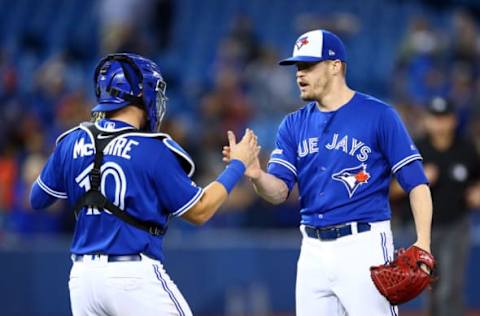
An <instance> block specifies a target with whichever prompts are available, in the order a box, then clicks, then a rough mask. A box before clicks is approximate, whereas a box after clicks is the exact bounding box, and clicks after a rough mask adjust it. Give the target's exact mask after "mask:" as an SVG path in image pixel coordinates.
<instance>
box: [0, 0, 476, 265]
mask: <svg viewBox="0 0 480 316" xmlns="http://www.w3.org/2000/svg"><path fill="white" fill-rule="evenodd" d="M0 4H1V8H2V9H1V10H0V30H1V32H0V122H1V124H0V243H1V240H2V236H7V235H11V234H14V235H16V236H32V235H35V234H65V233H70V232H71V231H72V230H73V227H74V216H73V214H72V213H71V211H70V210H69V209H67V208H66V206H65V205H63V204H61V203H58V204H56V205H55V206H54V207H52V208H50V209H48V210H43V211H35V212H34V211H32V210H31V209H30V207H29V203H28V197H29V190H30V185H31V183H32V182H33V181H34V180H35V179H36V177H37V175H38V173H39V171H40V168H41V167H42V165H43V163H44V162H45V159H46V158H47V157H48V155H49V154H50V152H51V151H52V149H53V147H54V143H55V139H56V137H57V136H59V135H60V134H61V133H62V132H63V131H65V130H67V129H70V128H71V127H73V126H75V125H76V124H78V123H79V122H81V121H85V120H89V118H90V109H91V107H92V106H93V105H94V104H95V99H94V89H93V70H94V67H95V65H96V62H97V61H98V60H99V58H100V57H102V56H103V55H105V54H107V53H110V52H135V53H139V54H142V55H145V56H147V57H149V58H151V59H153V60H155V61H157V62H158V64H159V65H160V68H161V69H162V71H163V75H164V77H165V79H166V81H167V96H168V97H169V101H168V104H167V115H166V119H165V120H164V123H163V125H162V126H163V127H162V130H163V132H166V133H169V134H171V135H172V137H173V138H174V139H175V140H177V142H178V143H180V144H181V145H182V146H183V147H184V148H185V149H186V150H187V151H188V152H189V153H190V154H191V155H192V157H193V159H194V161H195V162H196V163H197V172H196V175H195V176H194V180H195V181H196V182H197V184H199V185H205V184H207V183H208V181H210V180H211V179H213V178H214V177H215V176H216V175H217V174H218V173H219V172H220V170H222V169H223V168H224V165H223V163H222V161H221V148H222V146H223V145H225V144H226V131H227V130H228V129H231V130H233V131H235V132H236V134H237V135H241V134H243V131H244V129H245V128H246V127H250V128H252V129H253V130H254V131H255V132H256V133H257V135H258V136H259V141H260V143H261V145H262V160H263V163H264V164H265V162H266V161H267V159H268V156H269V154H270V151H271V150H272V149H273V145H274V139H275V134H276V129H277V127H278V124H279V122H280V121H281V119H282V118H283V116H284V115H285V114H287V113H288V112H292V111H294V110H296V109H297V108H299V107H300V106H301V105H302V101H301V100H300V99H299V98H298V91H297V88H296V86H295V79H294V76H295V75H294V74H295V72H294V70H293V69H284V68H281V67H278V66H277V61H278V60H279V59H280V58H283V57H286V56H288V55H289V54H290V53H291V50H292V47H293V43H294V41H295V39H296V37H297V36H298V35H299V34H301V33H303V32H305V31H307V30H311V29H315V28H325V29H329V30H331V31H333V32H335V33H337V34H338V35H339V36H340V37H341V38H342V39H343V40H344V42H345V44H346V46H347V53H348V72H347V82H348V83H349V85H350V86H351V87H352V88H353V89H355V90H359V91H362V92H365V93H368V94H372V95H374V96H376V97H379V98H381V99H383V100H385V101H387V102H389V103H390V104H392V105H393V106H395V107H396V109H397V110H398V111H399V112H400V114H401V115H402V117H403V118H404V120H405V123H406V124H407V127H408V129H409V131H410V133H411V134H412V135H413V136H414V137H415V139H417V140H418V142H420V143H422V144H424V143H425V146H426V147H425V146H424V147H423V148H426V149H424V151H428V150H429V149H428V148H430V147H428V141H427V140H428V139H432V138H433V136H432V134H436V133H440V135H443V136H442V137H449V136H448V135H449V134H448V133H447V134H445V133H446V132H445V131H444V129H445V128H444V129H442V126H447V127H446V129H448V126H451V129H452V131H453V132H452V133H453V134H452V135H454V139H455V142H454V143H455V144H457V143H461V144H464V145H462V146H457V147H458V148H457V147H455V148H454V149H452V150H453V153H451V154H452V155H459V156H460V157H465V156H468V157H471V160H469V161H470V162H469V163H470V164H471V165H468V166H463V167H464V169H465V168H466V170H464V169H462V168H461V166H460V167H459V168H460V169H458V168H457V169H455V171H452V172H454V175H455V177H454V180H452V181H453V183H450V184H449V185H450V186H451V187H449V188H451V189H447V191H445V190H444V191H440V192H439V193H437V196H443V197H445V194H446V195H447V196H448V194H449V193H451V192H453V191H451V190H455V189H457V191H459V192H458V193H457V195H456V197H457V199H456V200H455V201H454V202H452V203H451V204H449V207H450V208H454V210H451V211H452V214H453V213H454V212H455V214H457V215H458V216H457V215H452V216H449V215H445V216H444V217H441V219H440V220H439V225H440V226H442V225H446V224H448V223H453V222H455V221H456V220H457V218H459V220H460V219H461V220H465V219H466V218H467V221H468V225H470V224H471V223H472V221H473V220H471V217H472V215H471V214H474V212H471V213H469V211H470V210H472V209H474V208H475V207H476V206H478V205H480V202H479V200H480V191H479V189H478V187H476V186H475V185H474V184H475V183H474V180H475V179H476V178H475V176H474V174H475V172H478V171H477V170H476V169H478V168H476V167H475V166H477V167H478V166H479V165H480V161H478V160H477V158H476V157H477V155H478V153H480V23H479V21H480V19H479V18H480V3H479V2H478V1H475V0H463V1H453V0H450V1H449V0H437V1H434V0H429V1H428V0H424V1H413V0H410V1H409V0H363V1H335V0H322V1H313V0H312V1H309V0H295V1H289V0H274V1H272V0H270V1H267V0H257V1H254V0H250V1H241V0H228V1H221V0H203V1H195V0H143V1H137V0H67V1H60V0H38V1H34V0H16V1H7V0H2V1H0ZM435 97H443V98H445V99H446V100H448V103H449V110H448V111H446V112H445V113H440V115H438V113H432V111H428V109H429V107H430V106H431V104H432V100H433V98H435ZM447 112H448V113H447ZM443 114H452V115H451V116H452V117H453V123H452V122H450V123H449V122H446V121H448V120H444V119H440V118H439V116H442V115H443ZM432 115H433V116H434V119H432V117H431V116H432ZM429 119H430V120H429ZM432 121H433V122H432ZM445 122H446V123H445ZM449 124H450V125H449ZM442 131H443V132H442ZM442 133H444V134H442ZM445 135H447V136H445ZM442 137H440V138H442ZM452 137H453V136H452ZM434 147H435V146H434ZM450 147H451V146H447V148H448V149H450ZM465 148H468V150H467V149H465ZM420 149H422V147H421V148H420ZM437 149H438V148H437ZM438 150H439V152H443V151H445V150H442V149H441V148H440V149H438ZM422 153H423V152H422ZM432 165H433V167H432V168H431V169H429V177H430V180H431V183H432V186H434V185H435V184H436V183H438V181H437V180H438V179H440V178H439V175H438V174H439V173H440V171H441V168H440V167H439V165H438V163H437V165H436V166H435V162H432ZM465 172H467V175H465ZM455 179H456V180H455ZM442 181H443V180H442ZM445 181H448V180H445ZM455 181H457V183H455ZM449 190H450V191H449ZM396 193H398V192H397V191H396V190H395V188H394V185H393V189H392V199H393V209H394V224H395V226H396V227H397V228H398V229H399V230H402V229H407V230H408V229H410V228H409V225H411V221H412V220H411V213H410V211H409V210H408V208H405V203H404V202H405V197H404V196H402V194H401V193H398V194H396ZM434 198H435V190H434ZM451 200H452V199H450V201H451ZM457 209H458V210H461V211H458V212H457V211H456V210H457ZM446 212H447V211H446ZM298 223H299V212H298V201H297V198H296V194H292V195H291V197H290V199H289V201H288V202H287V203H285V204H283V205H281V206H271V205H269V204H267V203H266V202H263V201H261V200H260V199H258V198H257V197H256V196H255V194H254V192H253V190H252V188H251V185H250V184H249V183H248V181H245V182H244V183H242V185H240V186H238V187H237V188H236V189H235V190H234V192H233V194H232V195H231V198H230V200H229V202H228V203H227V205H226V206H225V207H224V208H223V209H222V211H221V212H220V213H219V214H218V215H217V216H215V217H214V218H213V219H212V220H211V221H210V222H209V223H208V224H207V225H206V226H207V227H206V228H202V229H209V228H248V229H250V228H295V227H297V226H298ZM173 225H174V226H175V227H177V228H178V229H179V231H190V230H195V229H196V228H194V227H192V226H190V225H188V224H186V223H183V222H181V221H176V222H175V223H174V224H173ZM463 235H464V236H467V237H468V236H469V235H468V234H466V233H464V234H463ZM462 271H463V270H462Z"/></svg>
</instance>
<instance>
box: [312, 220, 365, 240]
mask: <svg viewBox="0 0 480 316" xmlns="http://www.w3.org/2000/svg"><path fill="white" fill-rule="evenodd" d="M370 228H371V225H370V224H369V223H357V231H358V232H359V233H361V232H366V231H369V230H370ZM305 232H306V233H307V236H308V237H311V238H318V239H320V240H335V239H337V238H340V237H344V236H348V235H351V234H352V224H345V225H336V226H329V227H318V228H316V227H311V226H305Z"/></svg>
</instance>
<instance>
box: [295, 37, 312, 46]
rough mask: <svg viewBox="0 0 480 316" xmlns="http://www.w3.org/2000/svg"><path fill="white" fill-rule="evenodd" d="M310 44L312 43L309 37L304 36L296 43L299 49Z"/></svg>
mask: <svg viewBox="0 0 480 316" xmlns="http://www.w3.org/2000/svg"><path fill="white" fill-rule="evenodd" d="M308 43H310V42H309V41H308V36H303V37H300V38H299V39H298V40H297V42H296V43H295V46H296V47H297V49H300V48H302V47H303V46H305V45H307V44H308Z"/></svg>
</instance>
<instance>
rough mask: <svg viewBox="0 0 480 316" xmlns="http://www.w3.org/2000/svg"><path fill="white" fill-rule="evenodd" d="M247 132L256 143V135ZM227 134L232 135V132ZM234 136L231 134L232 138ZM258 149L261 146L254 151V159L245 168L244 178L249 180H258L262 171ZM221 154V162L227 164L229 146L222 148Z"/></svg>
mask: <svg viewBox="0 0 480 316" xmlns="http://www.w3.org/2000/svg"><path fill="white" fill-rule="evenodd" d="M249 131H250V132H251V133H252V135H253V137H254V139H255V142H257V135H255V133H253V131H252V130H249ZM228 133H229V135H232V134H233V132H232V131H229V132H228ZM230 133H231V134H230ZM234 135H235V134H233V137H234ZM230 137H231V136H230ZM260 149H261V146H257V151H256V155H255V158H254V160H253V162H252V163H251V164H250V165H249V166H247V169H246V170H245V176H247V177H249V178H251V179H256V178H258V177H259V176H260V173H261V171H262V169H261V167H260V159H259V158H258V155H259V153H260ZM222 154H223V159H222V160H223V161H224V162H225V163H229V162H230V160H231V148H230V146H223V150H222Z"/></svg>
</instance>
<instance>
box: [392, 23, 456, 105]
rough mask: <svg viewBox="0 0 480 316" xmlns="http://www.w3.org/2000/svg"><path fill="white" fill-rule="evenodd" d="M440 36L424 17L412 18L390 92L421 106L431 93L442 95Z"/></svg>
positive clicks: (446, 85)
mask: <svg viewBox="0 0 480 316" xmlns="http://www.w3.org/2000/svg"><path fill="white" fill-rule="evenodd" d="M443 50H444V47H443V46H442V38H441V37H440V36H439V35H438V33H437V32H436V31H435V30H434V29H433V27H432V26H431V25H430V22H429V21H428V20H427V18H425V17H423V16H421V17H420V16H418V17H414V18H412V19H411V21H410V24H409V26H408V29H407V33H406V35H405V38H404V39H403V41H402V43H401V46H400V51H399V56H398V58H397V65H396V74H395V75H394V76H393V77H392V78H393V79H394V80H393V81H392V84H393V91H394V95H395V97H396V98H399V99H405V98H408V99H411V100H412V102H413V104H414V105H417V106H419V105H420V106H421V105H423V104H425V102H427V100H428V99H429V98H430V97H432V96H433V95H445V94H446V92H447V91H446V90H447V87H448V82H447V78H445V76H444V69H443V67H444V66H443V64H442V62H443V60H442V52H443Z"/></svg>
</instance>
